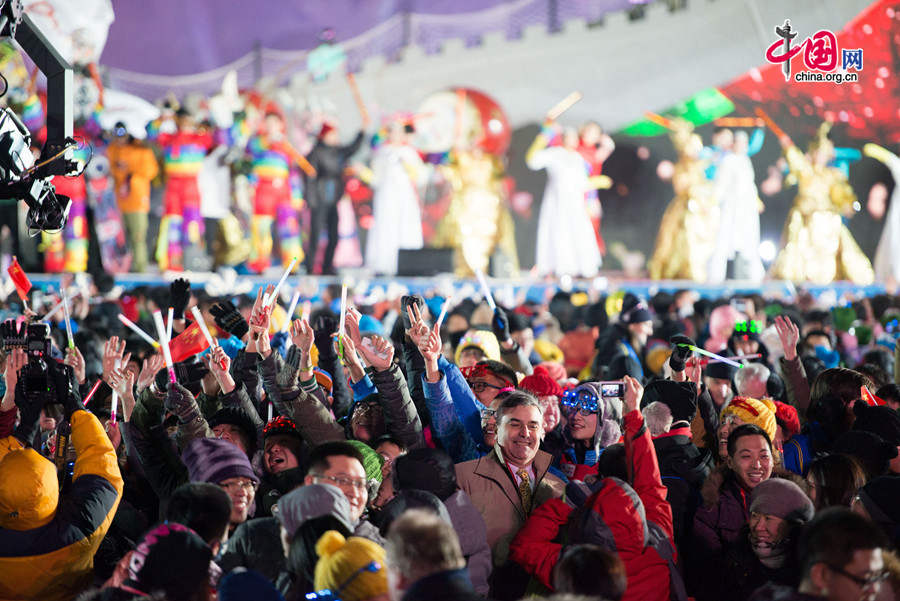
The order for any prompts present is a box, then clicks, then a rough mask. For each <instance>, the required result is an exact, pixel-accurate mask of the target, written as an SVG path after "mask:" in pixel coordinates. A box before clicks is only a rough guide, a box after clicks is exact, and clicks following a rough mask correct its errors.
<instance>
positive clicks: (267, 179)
mask: <svg viewBox="0 0 900 601" xmlns="http://www.w3.org/2000/svg"><path fill="white" fill-rule="evenodd" d="M247 151H248V153H249V154H250V157H251V160H252V166H253V175H252V182H253V184H254V195H253V222H252V226H251V227H252V229H251V250H250V263H249V267H250V269H251V270H253V271H255V272H257V273H262V272H263V271H265V270H266V268H267V267H269V265H270V264H271V257H272V247H273V241H272V224H273V222H275V221H276V218H277V223H278V236H279V248H280V251H281V262H282V264H284V265H287V264H289V263H290V262H291V261H292V260H293V259H294V257H297V258H298V259H300V260H302V259H303V247H302V244H301V241H300V220H299V219H300V217H299V214H300V209H301V208H302V206H303V194H302V188H301V185H300V180H299V178H298V177H296V175H295V176H294V177H292V176H291V163H292V162H293V160H292V159H293V158H294V157H295V156H299V153H298V152H297V151H296V150H294V149H293V148H292V147H291V146H290V144H289V143H288V142H287V141H285V140H275V141H271V140H269V139H268V138H267V137H266V136H264V135H258V136H253V137H252V138H250V142H249V143H248V144H247Z"/></svg>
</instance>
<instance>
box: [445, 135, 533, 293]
mask: <svg viewBox="0 0 900 601" xmlns="http://www.w3.org/2000/svg"><path fill="white" fill-rule="evenodd" d="M445 169H446V171H445V172H446V174H447V179H448V180H449V181H450V184H451V186H452V188H453V198H452V199H451V201H450V207H449V208H448V209H447V214H446V215H445V216H444V218H443V219H442V220H441V222H440V224H438V228H437V232H436V233H435V237H434V240H433V242H432V244H433V245H434V246H437V247H444V248H453V249H454V253H453V265H454V272H455V274H456V275H457V276H459V277H472V276H474V275H475V270H480V271H481V272H482V273H487V272H488V264H489V262H490V258H491V255H492V254H493V252H494V250H495V249H497V250H500V251H501V253H502V254H503V255H504V258H505V260H506V261H507V262H508V263H509V265H508V270H510V271H511V272H512V273H514V274H517V273H518V270H519V260H518V254H517V251H516V238H515V228H514V226H513V220H512V215H510V213H509V210H507V208H506V205H505V204H504V202H503V199H502V197H501V182H502V179H503V174H502V170H501V168H500V167H499V166H498V164H497V159H496V158H494V157H492V156H491V155H488V154H475V153H472V152H468V151H457V152H455V153H454V154H453V158H452V160H451V163H450V164H449V165H448V166H447V167H446V168H445Z"/></svg>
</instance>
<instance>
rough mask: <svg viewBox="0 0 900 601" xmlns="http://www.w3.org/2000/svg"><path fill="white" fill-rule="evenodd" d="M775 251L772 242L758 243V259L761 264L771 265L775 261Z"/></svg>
mask: <svg viewBox="0 0 900 601" xmlns="http://www.w3.org/2000/svg"><path fill="white" fill-rule="evenodd" d="M777 250H778V249H777V248H775V243H774V242H772V241H771V240H763V241H762V242H760V243H759V258H760V259H762V260H763V263H771V262H772V261H774V260H775V254H776V252H777Z"/></svg>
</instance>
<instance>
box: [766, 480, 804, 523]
mask: <svg viewBox="0 0 900 601" xmlns="http://www.w3.org/2000/svg"><path fill="white" fill-rule="evenodd" d="M750 512H751V513H762V514H765V515H774V516H775V517H777V518H781V519H782V520H787V521H789V522H794V523H800V524H803V523H806V522H808V521H809V520H811V519H812V516H813V513H814V512H815V507H814V506H813V503H812V501H810V500H809V497H808V496H807V495H806V493H805V492H803V490H802V489H801V488H800V487H799V486H797V485H796V484H794V483H793V482H791V481H790V480H785V479H783V478H769V479H768V480H764V481H763V482H760V483H759V485H757V486H756V488H754V489H753V492H752V493H751V495H750Z"/></svg>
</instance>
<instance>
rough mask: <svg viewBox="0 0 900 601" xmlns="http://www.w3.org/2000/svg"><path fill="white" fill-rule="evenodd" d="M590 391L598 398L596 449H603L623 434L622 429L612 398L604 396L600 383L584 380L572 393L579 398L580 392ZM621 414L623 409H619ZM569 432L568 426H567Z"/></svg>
mask: <svg viewBox="0 0 900 601" xmlns="http://www.w3.org/2000/svg"><path fill="white" fill-rule="evenodd" d="M584 393H589V394H591V395H593V396H594V397H596V399H597V430H596V432H595V434H594V441H593V442H594V447H595V450H599V449H603V448H606V447H608V446H609V445H611V444H615V443H616V441H618V440H619V438H620V437H621V436H622V430H621V428H620V427H619V423H618V421H617V420H616V419H615V417H616V416H615V415H614V414H615V413H616V411H615V410H614V408H613V407H612V402H613V401H612V400H611V399H605V398H603V395H602V393H601V390H600V384H598V383H597V382H583V383H581V384H579V385H578V386H576V387H575V388H574V389H572V393H571V394H572V395H573V396H574V397H575V398H577V397H578V395H579V394H584ZM619 413H620V414H621V411H619ZM566 432H568V428H566Z"/></svg>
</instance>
